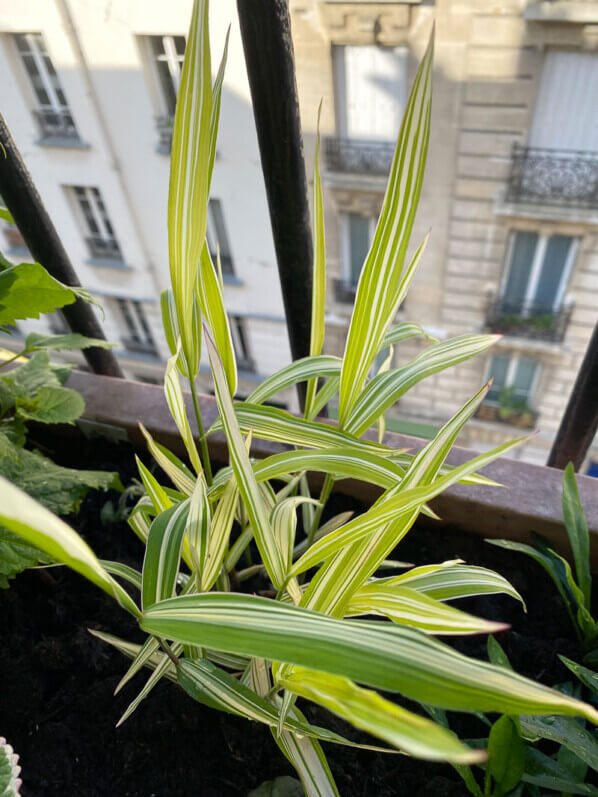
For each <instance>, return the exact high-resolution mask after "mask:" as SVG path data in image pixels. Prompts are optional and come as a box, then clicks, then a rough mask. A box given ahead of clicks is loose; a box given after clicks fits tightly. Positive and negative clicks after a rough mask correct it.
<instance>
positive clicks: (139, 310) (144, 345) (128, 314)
mask: <svg viewBox="0 0 598 797" xmlns="http://www.w3.org/2000/svg"><path fill="white" fill-rule="evenodd" d="M116 304H117V306H118V314H119V317H120V319H121V322H122V323H121V324H120V325H119V326H121V328H122V326H123V325H124V328H126V331H127V334H126V335H124V336H123V338H122V339H123V343H124V344H125V347H126V348H128V344H129V343H131V344H133V346H131V348H130V350H131V351H134V350H135V347H136V346H139V348H140V350H147V353H154V354H156V355H157V348H156V341H155V339H154V335H153V332H152V328H151V325H150V323H149V321H148V319H147V316H146V314H145V311H144V309H143V302H141V301H140V300H139V299H132V298H129V297H125V296H119V297H116ZM123 307H125V308H126V310H125V309H123ZM144 326H145V327H147V329H144ZM136 338H137V339H136Z"/></svg>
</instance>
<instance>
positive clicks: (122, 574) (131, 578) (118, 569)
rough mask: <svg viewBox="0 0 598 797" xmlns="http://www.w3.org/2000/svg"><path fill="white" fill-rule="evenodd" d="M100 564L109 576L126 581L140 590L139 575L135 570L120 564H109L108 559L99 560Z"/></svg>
mask: <svg viewBox="0 0 598 797" xmlns="http://www.w3.org/2000/svg"><path fill="white" fill-rule="evenodd" d="M100 564H101V565H102V567H104V568H105V569H106V570H107V571H108V572H109V573H110V575H111V576H118V577H119V578H122V579H123V581H127V582H128V583H129V584H132V585H133V586H134V587H137V589H139V590H140V589H141V573H140V572H139V570H135V568H134V567H129V565H125V564H123V563H122V562H111V561H110V560H109V559H100Z"/></svg>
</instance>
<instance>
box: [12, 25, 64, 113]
mask: <svg viewBox="0 0 598 797" xmlns="http://www.w3.org/2000/svg"><path fill="white" fill-rule="evenodd" d="M17 36H22V37H23V38H24V39H25V41H26V42H27V45H28V47H29V51H30V53H31V55H32V57H33V60H34V62H35V66H36V68H37V71H38V72H39V76H40V79H41V81H42V83H43V86H44V90H45V92H46V94H47V95H48V99H49V101H50V102H49V104H46V103H42V102H40V99H39V97H38V96H37V93H36V91H35V86H34V85H33V83H32V81H31V75H30V74H29V72H28V71H27V67H26V66H25V63H24V61H23V55H24V53H22V52H21V50H20V49H19V45H18V44H17ZM14 37H15V42H14V44H15V47H16V50H17V54H18V56H19V60H20V62H21V66H22V68H23V70H24V72H25V76H26V77H27V80H28V82H29V85H30V87H31V90H32V92H33V96H34V97H35V104H36V107H37V108H39V109H40V110H49V111H56V112H60V111H69V113H70V108H69V105H68V102H67V101H66V94H65V91H64V88H63V86H62V83H61V81H60V78H59V77H58V72H56V69H54V71H55V72H56V76H57V80H58V82H59V83H60V90H61V91H62V93H63V94H64V96H65V104H63V103H62V102H61V101H60V100H59V98H58V95H57V94H56V91H55V89H54V86H53V85H52V78H51V76H50V75H49V74H48V73H47V71H46V66H45V64H44V56H43V54H42V53H41V52H40V50H39V47H38V40H37V37H39V38H41V39H42V41H44V46H45V40H44V38H43V34H42V33H33V32H29V33H15V34H14ZM46 52H47V57H48V58H50V60H52V58H51V56H50V53H49V52H48V51H47V48H46ZM52 66H54V62H53V61H52Z"/></svg>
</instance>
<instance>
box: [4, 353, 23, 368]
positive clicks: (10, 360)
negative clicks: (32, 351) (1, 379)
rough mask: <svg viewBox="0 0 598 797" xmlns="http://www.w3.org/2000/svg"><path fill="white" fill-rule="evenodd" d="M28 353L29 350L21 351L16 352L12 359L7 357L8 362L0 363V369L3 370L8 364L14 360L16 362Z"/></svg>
mask: <svg viewBox="0 0 598 797" xmlns="http://www.w3.org/2000/svg"><path fill="white" fill-rule="evenodd" d="M28 351H29V349H23V351H19V352H17V353H16V354H15V355H14V357H9V359H8V360H4V362H2V363H0V368H4V366H5V365H8V364H9V363H12V362H14V361H15V360H18V359H19V357H23V356H24V355H25V354H27V352H28Z"/></svg>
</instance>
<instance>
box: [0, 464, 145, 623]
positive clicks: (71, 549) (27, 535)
mask: <svg viewBox="0 0 598 797" xmlns="http://www.w3.org/2000/svg"><path fill="white" fill-rule="evenodd" d="M0 523H2V524H3V525H4V526H6V527H7V528H8V529H9V530H10V531H12V532H13V533H14V534H16V535H17V536H19V537H22V538H23V539H24V540H27V542H29V543H31V545H34V546H35V547H36V548H40V549H41V550H42V551H44V553H47V554H48V556H50V557H52V559H54V560H55V561H57V562H61V563H63V564H65V565H68V567H70V568H71V569H72V570H75V571H76V572H77V573H79V574H80V575H82V576H83V577H84V578H86V579H87V580H88V581H91V582H92V583H93V584H95V585H96V586H98V587H99V588H100V589H103V590H104V592H107V593H108V595H110V596H111V597H112V598H114V599H115V600H116V601H117V602H118V603H119V604H120V605H121V606H122V607H123V609H126V610H127V611H128V612H131V614H133V615H139V609H138V608H137V606H136V605H135V602H134V601H133V599H132V598H131V596H130V595H129V594H128V592H127V591H126V590H125V589H123V587H122V586H121V585H120V584H119V583H118V581H116V580H115V579H114V578H112V576H111V575H110V574H109V573H108V571H107V570H106V568H105V567H102V565H101V564H100V562H99V560H98V559H97V557H96V555H95V554H94V552H93V551H92V550H91V548H90V547H89V546H88V545H87V543H86V542H84V540H82V539H81V537H80V536H79V535H78V534H77V533H76V532H75V531H73V529H72V528H71V527H70V526H68V525H67V524H66V523H65V522H64V521H62V520H60V518H58V517H56V515H54V514H52V512H50V510H49V509H46V508H45V507H44V506H42V505H41V504H39V503H38V502H37V501H35V500H34V499H33V498H31V497H30V496H28V495H27V493H25V492H23V491H22V490H19V488H18V487H16V486H15V485H14V484H11V482H9V481H8V480H7V479H5V478H4V477H3V476H0Z"/></svg>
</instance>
